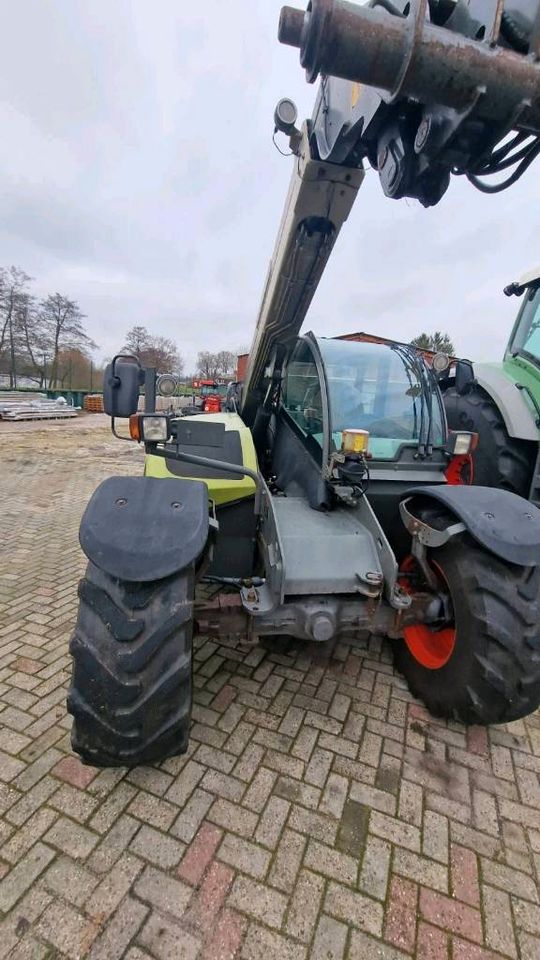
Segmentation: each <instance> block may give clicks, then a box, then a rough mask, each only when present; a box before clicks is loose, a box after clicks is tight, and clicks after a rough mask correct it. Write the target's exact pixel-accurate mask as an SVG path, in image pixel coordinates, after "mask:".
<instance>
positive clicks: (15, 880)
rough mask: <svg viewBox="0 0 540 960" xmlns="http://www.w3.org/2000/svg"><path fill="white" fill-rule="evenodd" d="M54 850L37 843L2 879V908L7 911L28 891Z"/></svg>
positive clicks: (0, 888)
mask: <svg viewBox="0 0 540 960" xmlns="http://www.w3.org/2000/svg"><path fill="white" fill-rule="evenodd" d="M54 856H55V854H54V850H51V848H50V847H47V846H45V844H44V843H36V845H35V847H33V848H32V850H30V851H29V852H28V853H27V854H26V856H25V857H23V859H22V860H19V862H18V864H17V865H16V866H15V867H13V869H12V870H10V872H9V873H8V874H7V876H6V877H4V879H3V880H1V881H0V910H2V911H3V912H4V913H7V911H8V910H11V908H12V907H13V906H14V905H15V904H16V902H17V900H19V899H20V897H22V895H23V893H26V891H27V890H28V888H29V887H30V886H31V885H32V883H33V882H34V880H35V879H36V877H39V875H40V874H41V873H43V871H44V870H45V868H46V867H47V866H48V865H49V863H50V862H51V860H54Z"/></svg>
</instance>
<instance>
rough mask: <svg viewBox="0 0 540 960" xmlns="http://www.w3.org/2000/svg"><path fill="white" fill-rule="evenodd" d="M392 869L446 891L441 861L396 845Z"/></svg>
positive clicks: (410, 878) (444, 872) (400, 874)
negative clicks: (438, 861)
mask: <svg viewBox="0 0 540 960" xmlns="http://www.w3.org/2000/svg"><path fill="white" fill-rule="evenodd" d="M473 856H474V854H473ZM392 870H393V871H394V873H397V874H399V876H401V877H407V878H408V879H409V880H414V881H415V882H416V883H422V884H424V885H425V886H429V887H432V888H433V889H434V890H439V891H440V892H441V893H448V869H447V867H446V866H445V865H444V864H442V863H436V861H434V860H430V859H428V857H422V856H420V855H419V854H417V853H413V852H412V851H411V850H404V849H403V848H401V847H396V849H395V852H394V860H393V863H392ZM454 895H455V894H454ZM478 903H479V901H478V902H477V903H476V906H478Z"/></svg>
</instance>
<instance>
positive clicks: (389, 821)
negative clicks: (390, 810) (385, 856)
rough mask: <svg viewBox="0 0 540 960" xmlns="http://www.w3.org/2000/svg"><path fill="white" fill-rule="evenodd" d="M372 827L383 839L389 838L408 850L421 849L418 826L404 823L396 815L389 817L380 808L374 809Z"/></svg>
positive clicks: (391, 841) (371, 820)
mask: <svg viewBox="0 0 540 960" xmlns="http://www.w3.org/2000/svg"><path fill="white" fill-rule="evenodd" d="M370 829H371V830H372V831H373V833H375V834H376V835H377V836H378V837H382V839H383V840H389V841H390V843H395V844H397V845H398V846H402V847H406V848H407V849H408V850H412V851H413V852H414V851H419V850H420V831H419V830H418V827H413V826H411V824H407V823H403V821H401V820H396V819H395V818H394V817H389V816H387V815H386V814H384V813H379V811H378V810H373V812H372V814H371V818H370Z"/></svg>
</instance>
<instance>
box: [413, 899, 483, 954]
mask: <svg viewBox="0 0 540 960" xmlns="http://www.w3.org/2000/svg"><path fill="white" fill-rule="evenodd" d="M420 914H421V916H422V917H424V919H426V920H427V921H428V922H429V923H433V924H434V925H435V926H438V927H445V928H446V929H448V930H451V931H452V932H453V933H457V934H460V935H461V936H463V937H468V938H469V940H473V941H475V942H476V943H481V942H482V922H481V918H480V913H479V912H478V910H474V909H473V908H472V907H469V906H467V905H466V904H464V903H458V902H457V901H455V900H451V899H450V898H449V897H445V896H443V895H442V894H441V893H435V892H434V891H433V890H428V889H426V888H425V887H422V888H421V889H420Z"/></svg>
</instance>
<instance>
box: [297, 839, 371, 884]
mask: <svg viewBox="0 0 540 960" xmlns="http://www.w3.org/2000/svg"><path fill="white" fill-rule="evenodd" d="M304 863H305V865H306V867H309V869H311V870H313V871H314V872H316V873H322V874H323V876H325V877H329V878H331V879H333V880H338V881H339V882H340V883H345V884H349V885H353V886H356V879H357V875H358V862H357V861H356V860H355V859H354V858H353V857H349V856H347V854H345V853H340V851H339V850H334V849H333V848H332V847H327V846H325V845H324V844H322V843H318V842H317V840H310V841H309V843H308V846H307V850H306V854H305V857H304Z"/></svg>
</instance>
